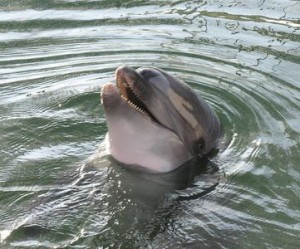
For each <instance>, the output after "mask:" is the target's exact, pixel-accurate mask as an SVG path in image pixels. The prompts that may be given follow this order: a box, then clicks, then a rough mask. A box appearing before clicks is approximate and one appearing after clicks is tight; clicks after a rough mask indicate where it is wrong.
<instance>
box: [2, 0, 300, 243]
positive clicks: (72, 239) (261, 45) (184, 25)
mask: <svg viewBox="0 0 300 249" xmlns="http://www.w3.org/2000/svg"><path fill="white" fill-rule="evenodd" d="M299 13H300V4H299V3H298V2H297V1H289V0H287V1H258V2H257V1H218V0H212V1H102V0H95V1H81V0H73V1H68V0H57V1H52V0H50V1H36V0H25V1H1V0H0V29H1V36H0V50H1V53H0V115H1V122H0V148H1V150H0V206H1V212H0V220H1V222H0V247H1V248H18V247H22V248H26V247H27V248H31V247H36V248H39V247H43V248H64V247H68V248H99V247H102V248H200V247H201V248H298V245H299V234H300V225H299V224H300V211H299V206H300V203H299V195H300V171H299V167H298V165H299V160H298V158H299V150H300V136H299V134H300V122H299V121H300V120H299V118H300V84H299V78H300V71H299V61H300V59H299V55H300V32H299V28H300V23H299ZM122 64H127V65H129V66H132V67H142V66H155V67H159V68H162V69H163V70H165V71H167V72H169V73H170V74H173V75H175V76H176V77H178V78H180V79H182V80H184V81H185V82H187V83H188V84H190V85H191V86H192V87H193V88H194V89H195V91H197V92H198V93H199V94H200V95H202V96H203V97H204V98H205V99H206V100H207V101H208V102H209V103H210V105H211V106H212V108H213V109H214V110H215V112H216V113H217V115H218V116H219V117H220V120H221V123H222V125H223V130H224V139H223V141H222V145H221V149H220V152H219V153H218V154H217V156H216V157H214V158H213V159H212V161H210V162H206V163H205V165H202V164H199V165H198V164H197V163H198V162H197V163H196V164H195V165H196V166H199V167H198V168H197V170H196V172H197V173H194V174H192V173H190V172H189V174H187V172H177V174H171V175H165V176H157V175H156V176H154V175H149V174H143V173H141V172H139V173H137V172H132V171H130V170H127V169H126V168H124V167H122V165H118V164H117V163H116V162H113V161H111V160H110V159H109V157H106V156H103V157H99V155H98V156H92V155H93V154H94V153H95V151H97V150H98V151H100V152H99V153H103V152H104V149H103V148H101V147H100V148H98V146H99V144H101V142H102V141H103V140H104V137H105V134H106V132H107V127H106V122H105V118H104V114H103V109H102V107H101V105H100V101H99V92H100V87H101V85H103V84H105V83H106V82H108V81H114V78H113V77H114V71H115V69H116V68H117V67H118V66H120V65H122ZM202 163H203V162H202ZM201 167H202V168H201ZM199 168H200V169H201V170H199ZM258 238H259V239H258Z"/></svg>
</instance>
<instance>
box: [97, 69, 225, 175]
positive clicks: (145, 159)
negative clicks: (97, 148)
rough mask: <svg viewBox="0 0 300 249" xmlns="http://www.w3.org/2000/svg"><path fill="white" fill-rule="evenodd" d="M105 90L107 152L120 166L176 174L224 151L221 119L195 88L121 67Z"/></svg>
mask: <svg viewBox="0 0 300 249" xmlns="http://www.w3.org/2000/svg"><path fill="white" fill-rule="evenodd" d="M115 76H116V84H112V83H107V84H106V85H104V86H103V87H102V91H101V100H102V103H103V106H104V112H105V116H106V120H107V125H108V134H107V138H106V140H107V149H108V151H109V152H110V154H111V155H112V156H113V157H114V158H115V159H116V160H117V161H119V162H121V163H123V164H127V165H135V166H138V167H143V168H146V169H148V170H151V171H155V172H169V171H172V170H174V169H176V168H178V167H179V166H181V165H182V164H184V163H185V162H187V161H188V160H190V159H192V158H195V157H196V156H199V155H200V156H205V155H207V154H208V153H209V152H211V151H212V150H213V149H216V148H217V146H218V142H219V139H220V137H221V135H222V131H221V125H220V121H219V119H218V117H217V116H216V114H215V113H214V112H213V110H212V109H211V108H210V107H209V105H208V104H207V102H206V101H205V100H204V99H203V98H201V97H200V96H198V95H196V93H195V92H194V91H193V89H192V88H191V87H189V86H188V85H187V84H185V83H183V82H181V81H179V80H178V79H175V78H174V77H172V76H171V75H169V74H167V73H166V72H164V71H162V70H160V69H157V68H139V69H137V70H134V69H132V68H130V67H127V66H122V67H119V68H118V69H117V70H116V73H115Z"/></svg>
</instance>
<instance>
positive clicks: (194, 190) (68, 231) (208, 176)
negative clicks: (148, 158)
mask: <svg viewBox="0 0 300 249" xmlns="http://www.w3.org/2000/svg"><path fill="white" fill-rule="evenodd" d="M102 162H103V161H102ZM104 162H105V167H103V166H102V167H95V165H94V164H91V163H85V164H84V165H82V166H81V167H77V168H76V169H74V170H73V171H71V172H63V173H62V175H61V177H60V179H59V180H58V182H57V183H56V184H55V186H54V185H53V189H51V190H49V191H46V192H45V193H44V194H42V195H40V196H39V197H38V198H37V199H36V200H35V201H34V204H32V206H30V207H29V209H31V210H30V215H29V216H30V217H25V218H24V220H23V221H22V222H20V224H19V225H18V226H16V227H15V228H14V229H13V231H12V232H11V234H10V236H9V237H8V238H7V240H6V242H7V244H8V245H9V244H10V243H15V242H17V244H18V243H19V244H20V245H22V244H23V245H26V242H27V241H36V242H38V243H40V244H41V245H43V246H46V248H47V243H44V242H43V239H44V238H48V239H49V238H52V239H53V243H52V244H51V246H53V245H55V246H57V247H59V245H60V243H61V242H62V241H64V244H65V243H67V244H69V246H70V248H72V247H74V248H75V247H77V246H82V245H85V246H88V247H97V246H103V247H104V248H141V247H147V246H148V245H149V244H150V243H151V241H152V240H153V239H154V238H155V237H156V236H157V235H158V234H160V233H162V232H164V231H166V230H167V229H168V226H169V224H170V223H172V221H173V220H174V219H176V216H177V215H178V214H179V213H180V212H181V208H182V205H181V202H182V201H184V202H186V201H189V200H193V199H197V198H202V197H203V196H205V195H206V194H208V193H210V192H211V191H213V190H214V189H215V187H216V186H217V185H218V181H219V173H218V167H217V166H216V165H215V164H213V163H212V162H210V161H209V160H208V159H206V158H201V159H199V158H196V159H193V160H191V161H189V162H188V163H186V164H185V165H183V166H181V167H180V168H178V169H177V170H175V171H173V172H170V173H165V174H154V173H149V172H143V171H138V170H134V169H131V168H127V167H124V165H121V164H119V163H117V162H115V161H114V160H112V159H110V158H109V157H107V158H105V160H104ZM200 182H201V184H199V183H200ZM99 218H100V220H101V222H98V220H99ZM103 220H105V222H103ZM79 231H83V232H82V234H81V235H80V236H78V235H76V234H78V232H79ZM75 235H76V239H74V237H75ZM66 241H68V242H66ZM48 246H49V244H48ZM51 246H50V247H51Z"/></svg>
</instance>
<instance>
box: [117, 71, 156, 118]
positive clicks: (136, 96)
mask: <svg viewBox="0 0 300 249" xmlns="http://www.w3.org/2000/svg"><path fill="white" fill-rule="evenodd" d="M130 76H131V77H130ZM130 76H129V75H127V74H126V72H124V71H123V70H122V69H119V70H117V71H116V85H117V87H118V89H119V91H120V95H121V97H122V98H123V99H124V100H125V101H126V102H127V103H128V104H129V105H130V106H131V107H132V108H134V109H136V110H137V111H139V112H140V113H142V114H143V115H145V116H147V117H149V118H150V119H151V120H152V121H154V122H156V123H159V122H158V120H157V119H156V118H155V116H154V115H153V114H152V113H151V112H150V110H149V109H148V107H147V106H146V104H145V103H144V102H143V100H142V99H143V96H142V95H141V93H140V92H139V91H138V89H137V88H136V87H135V86H134V81H135V80H136V79H134V78H133V76H132V75H130ZM136 77H138V76H136ZM138 80H139V79H138Z"/></svg>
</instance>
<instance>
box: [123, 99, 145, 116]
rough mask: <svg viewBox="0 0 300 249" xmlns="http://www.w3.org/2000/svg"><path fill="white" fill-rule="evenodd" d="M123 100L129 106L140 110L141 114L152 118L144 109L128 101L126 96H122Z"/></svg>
mask: <svg viewBox="0 0 300 249" xmlns="http://www.w3.org/2000/svg"><path fill="white" fill-rule="evenodd" d="M121 97H122V99H124V100H125V101H126V102H127V103H128V104H129V105H131V106H132V107H133V108H134V109H136V110H138V111H139V112H140V113H142V114H144V115H145V116H147V117H150V116H149V114H148V113H147V112H145V111H144V110H143V109H142V108H140V107H138V106H137V105H136V104H134V103H133V102H132V101H130V100H129V99H127V98H126V97H125V96H123V95H121Z"/></svg>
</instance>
